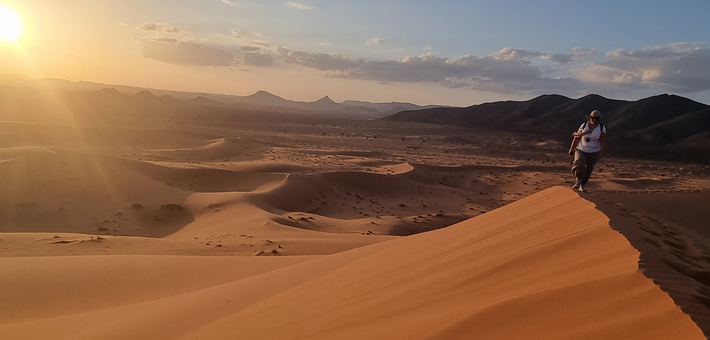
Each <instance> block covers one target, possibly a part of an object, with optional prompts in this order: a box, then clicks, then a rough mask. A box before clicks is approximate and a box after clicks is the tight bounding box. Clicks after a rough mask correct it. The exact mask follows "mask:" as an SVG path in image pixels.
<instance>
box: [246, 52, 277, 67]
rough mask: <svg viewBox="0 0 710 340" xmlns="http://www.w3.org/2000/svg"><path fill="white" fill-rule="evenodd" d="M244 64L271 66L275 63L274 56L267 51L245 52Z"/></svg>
mask: <svg viewBox="0 0 710 340" xmlns="http://www.w3.org/2000/svg"><path fill="white" fill-rule="evenodd" d="M244 64H246V65H251V66H264V67H269V66H273V65H274V58H272V57H271V55H269V54H265V53H253V52H249V53H245V54H244Z"/></svg>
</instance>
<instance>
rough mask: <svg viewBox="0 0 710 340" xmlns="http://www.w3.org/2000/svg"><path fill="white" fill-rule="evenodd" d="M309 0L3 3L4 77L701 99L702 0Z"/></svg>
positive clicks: (434, 95)
mask: <svg viewBox="0 0 710 340" xmlns="http://www.w3.org/2000/svg"><path fill="white" fill-rule="evenodd" d="M302 1H303V2H296V1H271V0H266V1H249V0H239V1H237V0H199V1H197V0H192V1H188V0H63V1H56V0H0V6H4V7H5V8H10V9H11V10H12V11H13V12H14V13H17V15H18V16H19V17H20V18H21V21H22V34H21V36H20V37H19V39H17V41H11V40H13V39H1V38H2V36H3V34H2V30H7V28H3V27H6V26H7V25H3V23H2V22H0V76H4V77H8V76H22V77H30V78H58V79H67V80H71V81H92V82H101V83H107V84H120V85H130V86H139V87H149V88H157V89H168V90H179V91H191V92H209V93H221V94H234V95H241V96H244V95H249V94H252V93H255V92H257V91H259V90H265V91H268V92H271V93H273V94H276V95H279V96H281V97H284V98H286V99H291V100H299V101H315V100H318V99H320V98H322V97H323V96H325V95H328V96H329V97H330V98H331V99H333V100H335V101H336V102H342V101H344V100H362V101H370V102H391V101H401V102H410V103H415V104H420V105H425V104H439V105H454V106H469V105H474V104H480V103H483V102H491V101H499V100H527V99H530V98H534V97H536V96H539V95H542V94H561V95H565V96H568V97H570V98H579V97H582V96H585V95H587V94H590V93H596V94H600V95H602V96H605V97H608V98H614V99H626V100H638V99H641V98H645V97H649V96H653V95H658V94H662V93H669V94H677V95H681V96H684V97H688V98H691V99H694V100H696V101H699V102H702V103H706V104H710V20H707V18H708V17H710V1H708V0H695V1H691V0H678V1H674V2H670V1H655V0H644V1H636V0H615V1H607V0H597V1H589V0H586V1H574V0H571V1H570V0H567V1H557V0H553V1H534V0H528V1H519V0H511V1H497V0H496V1H494V0H491V1H487V0H486V1H476V0H472V1H458V0H440V1H422V0H409V1H400V0H396V1H387V0H381V1H371V0H359V1H337V0H330V1H325V0H302ZM1 13H2V12H0V14H1ZM2 18H3V16H2V15H0V21H2V20H3V19H2ZM5 20H6V21H7V19H5Z"/></svg>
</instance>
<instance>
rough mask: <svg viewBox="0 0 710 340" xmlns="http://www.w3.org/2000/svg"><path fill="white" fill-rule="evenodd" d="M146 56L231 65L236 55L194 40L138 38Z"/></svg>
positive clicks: (194, 62) (178, 62) (163, 59)
mask: <svg viewBox="0 0 710 340" xmlns="http://www.w3.org/2000/svg"><path fill="white" fill-rule="evenodd" d="M136 42H137V43H138V46H140V48H141V55H142V56H143V57H145V58H149V59H154V60H159V61H163V62H166V63H171V64H180V65H191V66H231V65H232V64H234V62H235V60H234V56H233V55H232V53H230V52H228V51H224V50H221V49H218V48H214V47H209V46H203V45H200V44H197V43H194V42H180V41H176V40H175V39H172V38H156V39H146V38H136Z"/></svg>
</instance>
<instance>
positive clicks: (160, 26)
mask: <svg viewBox="0 0 710 340" xmlns="http://www.w3.org/2000/svg"><path fill="white" fill-rule="evenodd" d="M137 28H138V29H139V30H141V31H156V32H162V33H170V34H181V33H185V34H189V33H190V31H188V30H187V28H186V27H180V26H170V25H168V24H165V23H155V22H146V23H144V24H142V25H140V26H138V27H137Z"/></svg>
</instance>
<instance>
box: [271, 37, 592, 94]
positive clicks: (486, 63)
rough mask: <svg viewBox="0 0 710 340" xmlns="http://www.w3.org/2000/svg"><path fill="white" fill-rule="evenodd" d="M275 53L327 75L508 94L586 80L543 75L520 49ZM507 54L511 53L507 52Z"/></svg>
mask: <svg viewBox="0 0 710 340" xmlns="http://www.w3.org/2000/svg"><path fill="white" fill-rule="evenodd" d="M276 52H277V54H278V55H279V57H280V58H281V60H282V61H283V62H285V63H287V64H292V65H298V66H302V67H308V68H312V69H315V70H320V71H325V72H326V73H325V74H324V75H325V76H327V77H335V78H346V79H360V80H371V81H378V82H383V83H423V82H428V83H435V84H439V85H441V86H445V87H469V88H472V89H476V90H481V91H493V92H498V93H506V94H510V93H531V94H540V93H550V92H555V93H567V94H576V93H579V92H580V91H583V90H584V85H583V84H582V83H581V82H580V81H579V80H577V79H573V78H550V77H544V76H543V75H542V72H541V71H540V70H539V69H538V68H537V67H534V66H531V65H530V62H529V61H527V60H524V59H522V56H521V54H520V53H519V52H516V53H518V57H502V55H496V56H488V57H485V58H478V57H476V56H474V55H465V56H462V57H457V58H441V57H437V56H434V55H433V54H431V53H428V54H424V55H421V56H414V57H413V56H407V57H405V58H403V59H401V60H389V61H366V60H364V59H352V58H347V57H343V56H338V55H332V54H327V53H319V54H310V53H306V52H301V51H293V50H288V49H286V48H278V49H277V51H276ZM507 54H508V55H509V56H510V55H513V54H515V53H513V52H512V51H510V53H507ZM501 57H502V58H501Z"/></svg>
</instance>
